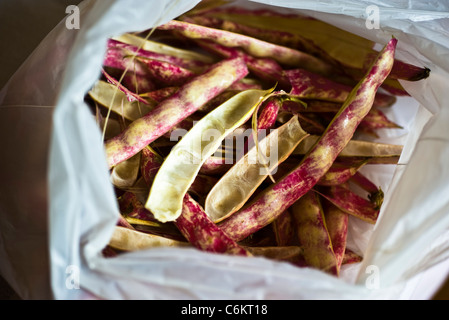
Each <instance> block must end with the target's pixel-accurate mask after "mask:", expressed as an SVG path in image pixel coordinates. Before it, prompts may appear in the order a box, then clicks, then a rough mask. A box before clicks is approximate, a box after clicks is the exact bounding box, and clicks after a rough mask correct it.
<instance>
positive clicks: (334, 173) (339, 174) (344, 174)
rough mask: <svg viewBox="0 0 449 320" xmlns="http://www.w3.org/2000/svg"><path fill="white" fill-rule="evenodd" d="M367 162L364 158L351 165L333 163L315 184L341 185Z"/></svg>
mask: <svg viewBox="0 0 449 320" xmlns="http://www.w3.org/2000/svg"><path fill="white" fill-rule="evenodd" d="M367 162H368V161H367V160H365V161H361V162H360V163H357V164H353V165H345V164H340V163H334V164H333V165H332V167H330V169H329V171H328V172H326V174H325V175H324V176H323V177H322V178H321V179H320V180H319V181H318V182H317V185H320V186H329V187H330V186H338V185H341V184H343V183H345V182H347V181H348V180H349V179H350V178H351V177H353V176H354V175H355V174H356V173H357V172H358V171H359V170H360V168H361V167H363V166H364V165H365V164H367Z"/></svg>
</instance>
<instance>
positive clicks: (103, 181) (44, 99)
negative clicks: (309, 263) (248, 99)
mask: <svg viewBox="0 0 449 320" xmlns="http://www.w3.org/2000/svg"><path fill="white" fill-rule="evenodd" d="M198 2H199V1H198V0H196V1H188V0H184V1H174V0H171V1H170V0H160V1H157V2H154V1H143V0H140V1H139V0H114V1H95V0H86V1H84V2H83V3H82V4H81V5H80V9H81V12H82V18H81V29H80V30H78V31H75V30H68V29H66V28H65V25H64V23H63V22H62V23H61V24H60V25H59V26H57V27H56V28H55V30H54V31H53V32H52V33H51V34H49V36H48V37H47V39H46V40H45V42H44V43H43V44H42V45H41V46H39V48H38V49H37V50H36V51H35V53H34V54H33V55H32V56H31V57H30V59H29V60H28V61H27V63H26V64H25V65H24V66H23V67H22V68H21V70H19V71H18V73H17V74H16V75H15V76H14V77H13V79H12V81H11V82H10V84H9V86H7V87H6V88H5V89H4V90H3V91H2V92H1V93H0V105H1V106H2V108H1V109H0V110H1V112H2V113H3V115H2V117H0V121H1V124H4V125H5V126H4V127H3V126H2V127H3V128H2V129H1V130H4V133H5V134H7V133H8V130H11V129H12V128H15V127H16V130H15V131H14V132H15V135H14V138H15V139H16V143H17V145H16V144H14V143H13V142H12V141H7V142H5V141H1V142H0V147H5V148H6V150H9V151H11V152H10V153H11V154H10V155H9V156H8V157H6V159H5V160H4V161H5V163H4V164H5V166H1V167H2V168H5V167H7V168H10V169H11V171H10V173H9V175H7V179H6V182H7V184H5V185H2V191H5V192H4V193H3V195H2V199H1V200H2V201H1V205H2V207H0V214H1V215H2V216H1V219H0V223H1V224H0V226H1V232H2V235H3V238H2V239H0V245H1V246H0V250H1V251H0V258H1V259H2V260H5V261H8V263H4V264H3V263H2V269H1V270H0V271H1V272H2V274H3V275H5V277H7V278H8V280H10V282H11V283H12V284H13V287H14V289H16V290H17V291H18V292H19V294H21V295H22V296H23V297H25V298H47V297H54V298H56V299H80V298H89V297H92V296H91V294H93V296H94V297H99V298H106V299H364V298H377V299H402V298H411V297H412V298H415V297H419V298H429V297H430V295H431V294H432V293H433V292H434V290H435V287H433V289H431V290H428V291H425V292H424V291H420V292H417V291H416V289H415V288H416V283H417V281H418V282H419V280H420V279H427V278H426V277H427V275H428V272H430V273H431V275H432V276H435V281H436V284H439V283H441V281H442V280H444V277H445V275H446V274H438V275H435V271H433V270H432V269H430V268H431V267H433V266H435V265H437V264H438V263H440V262H442V261H444V260H445V259H446V258H448V255H449V242H448V241H447V238H448V236H449V233H448V232H447V228H448V226H449V214H448V213H449V199H448V198H447V196H446V195H447V194H448V188H449V184H447V183H446V181H449V166H448V165H446V163H445V159H447V155H448V153H449V145H448V141H449V140H448V139H447V137H449V134H448V133H449V132H448V130H449V129H448V126H447V125H446V124H447V123H448V120H449V112H448V111H447V108H446V110H445V108H444V101H447V99H448V98H449V97H448V95H449V90H447V87H448V85H447V83H449V81H448V80H449V74H448V70H447V68H448V66H447V65H446V63H445V62H446V61H447V58H448V57H449V40H448V37H447V33H446V31H445V30H446V29H445V25H447V23H448V21H449V20H448V17H449V13H448V11H449V10H448V8H447V7H444V6H443V5H442V4H438V5H437V4H434V3H426V4H422V3H420V2H418V1H396V2H395V3H394V7H391V5H387V4H384V3H383V1H369V2H368V1H336V0H335V1H325V2H324V1H306V0H304V1H286V0H278V1H275V2H273V1H262V0H258V1H238V4H241V5H245V6H262V5H263V3H267V4H270V5H273V3H275V5H276V7H273V8H276V9H277V10H281V11H282V10H286V11H287V12H291V9H286V8H295V9H299V10H300V12H303V13H305V14H307V15H311V16H313V17H316V18H318V19H323V20H325V21H326V22H329V23H331V24H334V25H336V26H338V27H341V28H343V29H346V30H348V31H351V32H354V33H356V34H358V35H361V36H364V37H366V38H368V39H370V40H373V41H376V42H378V43H380V44H384V43H386V42H387V41H388V40H389V39H390V37H391V35H394V36H395V37H396V38H398V40H399V46H398V54H397V56H398V58H400V59H403V60H405V61H406V62H410V63H413V64H417V65H423V66H427V67H429V68H430V69H431V70H432V72H431V76H430V77H429V78H428V79H426V80H425V81H420V82H416V83H403V85H404V86H405V88H406V89H407V90H409V92H410V93H411V94H412V96H413V98H415V99H416V100H414V99H410V98H404V99H400V101H399V102H398V105H395V106H394V107H393V109H392V112H393V116H395V118H396V119H397V120H398V122H399V123H400V124H401V125H403V126H404V127H405V130H403V131H399V132H398V133H397V134H393V135H390V132H388V131H386V132H385V135H384V136H382V137H381V138H382V139H384V140H383V141H385V139H388V141H391V142H403V143H405V149H404V154H403V156H402V157H401V160H400V165H398V166H397V167H394V168H390V167H383V168H382V169H379V170H380V172H373V173H376V175H375V177H377V178H376V179H378V181H376V182H377V183H379V184H381V185H382V186H383V188H384V190H385V191H386V198H385V202H384V205H383V208H382V211H381V216H380V218H379V221H378V223H377V224H376V226H375V227H374V228H372V227H371V226H367V225H365V224H363V223H359V222H357V221H352V222H351V229H350V239H349V241H350V243H351V245H352V246H354V249H355V250H358V251H361V252H363V254H364V261H363V263H361V264H357V265H353V266H350V267H349V268H347V270H343V273H342V277H341V278H335V277H332V276H330V275H327V274H324V273H323V272H320V271H318V270H312V269H300V268H296V267H293V266H291V265H288V264H285V263H279V262H274V261H269V260H266V259H262V258H242V257H229V256H224V255H214V254H209V253H204V252H199V251H197V250H195V249H187V248H161V249H151V250H146V251H140V252H133V253H129V254H125V255H121V256H119V257H117V258H114V259H105V258H103V257H102V255H101V250H102V248H103V247H104V246H105V245H106V244H107V243H108V242H109V239H110V236H111V234H112V231H113V228H114V226H115V222H116V218H117V217H118V214H119V212H118V208H117V204H116V201H115V197H114V192H113V189H112V186H111V185H110V182H109V176H108V168H107V165H106V161H105V156H104V152H103V145H102V141H101V133H100V132H99V129H98V127H97V125H96V123H95V122H94V120H93V118H92V116H91V114H90V112H89V110H88V108H87V107H86V106H85V104H84V102H83V99H84V95H85V93H86V92H87V91H88V90H89V89H90V87H91V86H92V85H93V83H94V82H95V80H96V79H97V78H98V76H99V75H100V67H101V63H102V58H103V53H104V50H105V44H106V39H107V38H108V37H110V36H113V35H118V34H121V33H124V32H130V31H140V30H145V29H148V28H150V27H153V26H156V25H159V24H162V23H164V22H167V21H169V20H170V19H172V18H174V17H176V16H178V15H180V14H181V13H183V12H185V11H187V10H188V9H190V8H192V7H193V6H194V5H196V4H197V3H198ZM368 5H377V6H378V8H379V9H380V18H381V29H380V30H371V29H367V28H366V25H365V22H366V8H367V7H368ZM413 6H414V7H413ZM438 6H439V7H438ZM36 71H40V72H36ZM416 101H417V102H416ZM31 106H33V107H31ZM36 106H39V107H36ZM45 106H56V108H55V109H54V112H53V109H51V108H48V107H45ZM30 110H31V111H30ZM5 114H6V115H7V117H5ZM34 114H35V115H34ZM24 119H26V121H25V120H24ZM13 120H14V121H16V122H12V121H13ZM28 121H29V122H30V123H31V124H30V123H28ZM50 121H52V122H50ZM17 123H19V125H31V127H26V129H23V130H24V131H23V132H24V134H26V137H27V140H25V141H26V142H25V143H22V142H20V140H19V139H20V137H21V132H20V130H19V128H20V126H17ZM50 123H51V125H52V132H51V133H50V132H45V130H41V129H42V128H47V130H48V127H47V126H49V125H50ZM44 124H45V125H44ZM31 129H37V130H38V131H37V133H35V134H33V132H34V131H32V130H31ZM3 136H5V135H3ZM30 137H31V138H30ZM31 139H36V140H37V141H33V140H31ZM47 139H48V140H47ZM2 140H3V139H2ZM19 142H20V143H19ZM33 146H34V147H35V146H39V149H38V150H35V149H37V148H35V149H33ZM23 148H25V149H23ZM2 149H3V150H5V149H4V148H2ZM17 151H20V152H19V153H18V154H17V157H18V158H17V161H16V162H14V161H15V160H16V158H15V156H16V154H14V152H17ZM33 156H34V157H36V158H37V160H38V162H37V163H36V162H35V161H34V159H33ZM19 160H20V161H19ZM46 160H48V167H47V166H46V164H47V163H46ZM21 168H25V169H26V171H25V172H23V171H20V169H21ZM35 169H41V170H42V171H40V172H39V173H37V172H35ZM382 170H383V171H382ZM5 171H6V170H5ZM18 172H21V173H20V175H19V178H22V180H18V181H24V182H23V183H19V182H17V181H15V179H17V174H18ZM27 173H29V174H34V175H31V176H30V175H27ZM47 174H48V175H47ZM31 178H34V179H33V180H32V179H31ZM47 178H48V179H47ZM35 179H39V180H38V181H37V182H39V181H40V182H41V184H42V186H37V185H34V184H33V183H34V182H36V180H35ZM25 182H28V183H25ZM10 184H12V185H13V187H14V188H10V187H9V185H10ZM30 184H31V185H30ZM24 186H26V188H25V187H24ZM46 186H48V198H47V197H46V196H47V193H46V192H45V191H42V190H46V189H45V187H46ZM8 195H10V197H8ZM22 196H25V197H26V198H22ZM30 196H31V197H32V196H34V197H35V198H31V199H30ZM12 200H14V201H12ZM30 200H34V202H36V203H37V204H39V206H38V205H36V206H34V207H30V205H31V204H34V202H33V201H30ZM45 200H47V201H45ZM36 220H37V221H38V223H36ZM28 221H30V223H32V224H31V225H30V223H28V224H27V222H28ZM47 221H48V227H47V225H46V222H47ZM35 223H36V224H35ZM19 239H25V241H23V242H22V241H20V240H19ZM47 241H48V243H47ZM47 245H48V247H47ZM11 246H12V247H11ZM35 246H37V247H38V249H37V250H36V249H35ZM11 248H14V252H12V251H11ZM24 257H26V258H24ZM30 266H31V268H29V267H30ZM373 266H374V267H373ZM27 268H28V269H27ZM46 268H49V270H50V272H49V273H47V269H46ZM372 270H374V271H375V272H377V273H375V274H373V273H372V272H371V271H372ZM429 270H430V271H429ZM426 272H427V273H426ZM373 276H376V278H373ZM373 279H375V280H376V281H375V282H372V280H373ZM78 280H79V285H80V287H79V288H78ZM36 284H38V285H39V286H36ZM49 285H50V286H49Z"/></svg>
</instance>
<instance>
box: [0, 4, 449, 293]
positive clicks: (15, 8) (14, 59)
mask: <svg viewBox="0 0 449 320" xmlns="http://www.w3.org/2000/svg"><path fill="white" fill-rule="evenodd" d="M80 2H81V1H78V0H39V1H36V0H0V44H1V50H0V64H1V65H0V70H1V71H0V88H3V86H4V85H5V84H6V82H7V81H8V80H9V78H10V77H11V76H12V75H13V73H14V72H15V71H16V70H17V69H18V68H19V67H20V65H21V64H22V63H23V62H24V61H25V59H26V58H27V57H28V56H29V55H30V54H31V53H32V51H33V50H34V48H35V47H36V46H37V45H38V44H39V43H40V42H41V40H42V39H43V38H44V37H45V36H46V35H47V34H48V33H49V32H50V31H51V30H52V29H53V28H54V26H55V25H56V24H58V23H59V22H60V21H61V20H62V19H64V18H65V17H66V16H67V14H66V8H67V6H69V5H76V4H79V3H80ZM81 27H82V24H81ZM0 232H1V231H0ZM0 236H1V235H0ZM0 263H1V261H0ZM18 299H20V297H19V296H18V295H17V294H16V293H15V292H14V290H13V289H12V288H11V287H10V286H9V284H8V283H7V281H6V280H5V279H3V278H2V277H1V275H0V300H18ZM434 299H435V300H449V281H448V282H446V284H445V285H444V286H443V287H442V288H441V289H440V290H439V291H438V292H437V293H436V294H435V296H434Z"/></svg>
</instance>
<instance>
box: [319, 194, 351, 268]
mask: <svg viewBox="0 0 449 320" xmlns="http://www.w3.org/2000/svg"><path fill="white" fill-rule="evenodd" d="M323 202H324V201H323ZM323 207H324V219H325V221H326V226H327V230H328V232H329V236H330V238H331V242H332V248H333V249H334V253H335V257H336V258H337V265H338V267H340V266H341V265H342V263H343V260H344V257H345V252H346V249H347V248H346V241H347V236H348V222H349V215H348V214H347V213H346V212H344V211H342V210H340V209H339V208H337V207H336V206H334V205H333V204H331V203H328V202H327V201H326V203H324V204H323Z"/></svg>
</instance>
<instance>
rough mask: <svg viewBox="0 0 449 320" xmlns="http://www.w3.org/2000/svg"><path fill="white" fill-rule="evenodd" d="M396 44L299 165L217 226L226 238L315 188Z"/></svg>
mask: <svg viewBox="0 0 449 320" xmlns="http://www.w3.org/2000/svg"><path fill="white" fill-rule="evenodd" d="M396 45H397V39H395V38H393V39H391V40H390V41H389V43H388V44H387V45H386V46H385V47H384V49H383V50H382V51H381V53H380V54H379V56H378V58H377V60H376V62H375V63H374V64H373V66H372V68H371V69H370V71H369V72H368V73H367V75H366V76H365V77H364V78H363V79H362V80H361V81H360V83H359V84H358V85H357V86H356V87H355V88H354V90H353V92H352V94H351V95H349V97H348V99H347V100H346V102H345V103H344V104H343V106H342V108H341V110H340V111H339V112H338V113H337V115H336V116H335V118H334V119H333V120H332V122H331V123H330V124H329V126H328V128H327V129H326V131H325V132H324V133H323V135H322V136H321V137H320V138H319V140H318V141H317V142H316V143H315V145H314V146H313V147H312V148H311V149H310V151H309V152H308V153H307V154H306V155H305V156H304V158H303V159H302V161H301V162H300V164H299V165H298V166H297V167H296V168H295V169H294V170H293V171H292V172H290V173H289V174H287V175H286V176H285V177H283V178H282V179H281V180H280V181H278V182H277V183H276V184H274V185H272V186H271V187H269V188H267V189H266V190H264V191H263V192H261V193H260V194H259V196H258V197H257V198H255V199H254V200H253V201H252V202H250V203H248V204H247V205H246V206H245V207H244V208H242V209H241V210H240V211H238V212H236V213H234V214H233V215H232V216H230V217H229V218H227V219H226V220H224V221H223V222H221V223H220V224H219V225H220V227H221V228H222V229H223V230H224V231H225V232H226V233H227V234H228V235H230V236H231V237H232V238H233V239H235V240H237V241H238V240H242V239H244V238H246V237H248V236H249V235H250V234H252V233H254V232H255V231H257V230H259V229H261V228H263V227H264V226H266V225H267V224H269V223H271V222H272V221H273V220H274V219H276V218H277V217H278V216H279V215H280V214H281V213H282V212H284V211H285V210H287V209H288V208H289V207H290V206H291V205H293V204H294V203H295V202H296V201H298V200H299V199H300V198H301V197H302V196H303V195H305V194H306V193H307V192H309V191H310V190H311V189H312V188H313V187H314V186H315V185H316V183H317V182H318V181H319V180H320V179H321V177H322V176H323V175H324V174H325V173H326V172H327V171H328V170H329V168H330V167H331V166H332V164H333V163H334V161H335V159H336V158H337V157H338V155H339V153H340V152H341V151H342V150H343V149H344V148H345V146H346V145H347V144H348V142H349V141H350V140H351V139H352V137H353V134H354V132H355V130H356V129H357V126H358V125H359V123H360V122H361V121H362V120H363V118H364V117H365V116H366V115H367V114H368V112H369V111H370V110H371V107H372V105H373V102H374V98H375V95H376V92H377V90H378V88H379V86H380V85H381V84H382V83H383V81H384V80H385V79H386V78H387V76H388V74H389V73H390V71H391V67H392V65H393V61H394V55H395V51H396Z"/></svg>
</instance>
